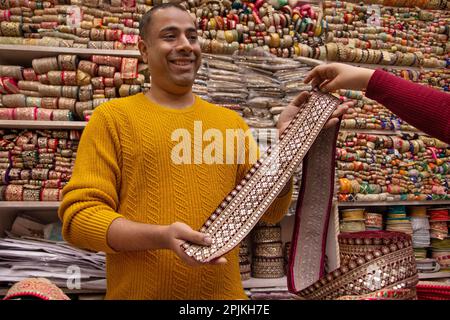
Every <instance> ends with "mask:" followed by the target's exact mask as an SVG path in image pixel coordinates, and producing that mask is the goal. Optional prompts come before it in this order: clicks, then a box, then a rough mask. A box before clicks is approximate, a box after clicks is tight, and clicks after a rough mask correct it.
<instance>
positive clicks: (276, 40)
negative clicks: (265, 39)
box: [270, 33, 280, 48]
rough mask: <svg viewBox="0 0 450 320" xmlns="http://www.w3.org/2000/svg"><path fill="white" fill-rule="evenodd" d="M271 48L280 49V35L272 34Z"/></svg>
mask: <svg viewBox="0 0 450 320" xmlns="http://www.w3.org/2000/svg"><path fill="white" fill-rule="evenodd" d="M270 47H272V48H279V47H280V35H279V34H278V33H271V34H270Z"/></svg>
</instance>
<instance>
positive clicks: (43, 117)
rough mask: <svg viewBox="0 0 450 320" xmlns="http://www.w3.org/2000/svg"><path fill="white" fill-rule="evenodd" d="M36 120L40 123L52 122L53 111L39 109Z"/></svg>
mask: <svg viewBox="0 0 450 320" xmlns="http://www.w3.org/2000/svg"><path fill="white" fill-rule="evenodd" d="M36 120H40V121H52V120H53V110H52V109H44V108H39V109H37V112H36Z"/></svg>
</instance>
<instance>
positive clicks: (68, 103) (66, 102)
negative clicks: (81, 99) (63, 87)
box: [58, 97, 77, 112]
mask: <svg viewBox="0 0 450 320" xmlns="http://www.w3.org/2000/svg"><path fill="white" fill-rule="evenodd" d="M76 102H77V100H76V99H73V98H64V97H61V98H59V99H58V108H59V109H66V110H70V111H72V112H75V103H76Z"/></svg>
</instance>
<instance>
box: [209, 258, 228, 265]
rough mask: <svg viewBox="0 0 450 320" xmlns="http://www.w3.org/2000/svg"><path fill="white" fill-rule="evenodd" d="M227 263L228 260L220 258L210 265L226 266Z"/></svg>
mask: <svg viewBox="0 0 450 320" xmlns="http://www.w3.org/2000/svg"><path fill="white" fill-rule="evenodd" d="M227 262H228V260H227V259H226V258H225V257H220V258H217V259H214V260H212V261H211V262H210V264H213V265H224V264H226V263H227Z"/></svg>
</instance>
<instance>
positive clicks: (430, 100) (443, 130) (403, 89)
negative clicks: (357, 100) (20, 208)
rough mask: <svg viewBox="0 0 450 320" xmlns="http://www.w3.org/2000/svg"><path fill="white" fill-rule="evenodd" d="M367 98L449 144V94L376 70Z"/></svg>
mask: <svg viewBox="0 0 450 320" xmlns="http://www.w3.org/2000/svg"><path fill="white" fill-rule="evenodd" d="M366 96H367V97H368V98H370V99H373V100H376V101H377V102H379V103H381V104H382V105H384V106H385V107H386V108H388V109H389V110H391V111H392V112H393V113H395V114H396V115H397V116H399V117H400V118H401V119H402V120H404V121H406V122H408V123H409V124H411V125H412V126H414V127H416V128H417V129H419V130H421V131H423V132H425V133H427V134H429V135H430V136H432V137H435V138H438V139H439V140H442V141H444V142H446V143H450V94H449V93H446V92H441V91H438V90H436V89H434V88H430V87H427V86H424V85H420V84H416V83H413V82H410V81H407V80H404V79H402V78H399V77H396V76H394V75H392V74H390V73H388V72H385V71H383V70H379V69H378V70H376V71H375V72H374V73H373V75H372V77H371V78H370V81H369V84H368V85H367V91H366Z"/></svg>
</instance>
